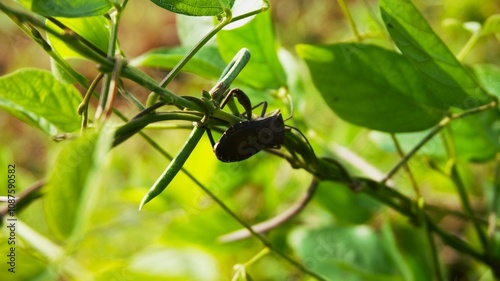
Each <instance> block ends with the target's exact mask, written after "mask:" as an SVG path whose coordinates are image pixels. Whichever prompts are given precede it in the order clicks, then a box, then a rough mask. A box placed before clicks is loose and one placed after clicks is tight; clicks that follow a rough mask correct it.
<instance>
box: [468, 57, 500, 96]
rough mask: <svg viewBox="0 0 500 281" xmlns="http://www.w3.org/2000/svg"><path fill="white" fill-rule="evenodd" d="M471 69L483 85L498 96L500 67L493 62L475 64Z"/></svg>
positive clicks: (499, 94) (499, 92) (499, 93)
mask: <svg viewBox="0 0 500 281" xmlns="http://www.w3.org/2000/svg"><path fill="white" fill-rule="evenodd" d="M473 70H474V73H475V74H476V76H477V78H478V80H479V82H481V84H482V85H483V87H484V88H485V89H486V90H487V91H488V92H489V93H491V94H493V95H495V96H496V97H498V98H500V67H498V66H496V65H493V64H477V65H475V66H474V68H473Z"/></svg>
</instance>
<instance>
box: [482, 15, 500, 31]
mask: <svg viewBox="0 0 500 281" xmlns="http://www.w3.org/2000/svg"><path fill="white" fill-rule="evenodd" d="M490 34H500V14H494V15H491V16H489V17H488V18H487V19H486V21H485V22H484V25H483V29H482V30H481V36H488V35H490Z"/></svg>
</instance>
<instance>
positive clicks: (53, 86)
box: [0, 69, 81, 135]
mask: <svg viewBox="0 0 500 281" xmlns="http://www.w3.org/2000/svg"><path fill="white" fill-rule="evenodd" d="M80 102H81V95H80V93H79V92H78V90H77V89H76V88H75V87H73V86H72V85H67V84H62V83H61V82H59V81H58V80H56V78H55V77H54V76H53V75H52V74H51V73H50V72H48V71H45V70H38V69H21V70H18V71H15V72H13V73H10V74H8V75H5V76H3V77H0V108H2V109H4V110H6V111H7V112H9V113H10V114H12V115H13V116H15V117H16V118H18V119H20V120H21V121H23V122H25V123H27V124H29V125H31V126H34V127H36V128H39V129H41V130H42V131H43V132H45V133H47V134H49V135H56V134H57V133H59V132H73V131H75V130H78V128H79V127H80V117H79V116H78V114H77V111H76V109H77V107H78V105H79V103H80Z"/></svg>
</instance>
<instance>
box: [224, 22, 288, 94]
mask: <svg viewBox="0 0 500 281" xmlns="http://www.w3.org/2000/svg"><path fill="white" fill-rule="evenodd" d="M217 45H218V47H219V52H220V54H221V56H222V58H223V59H224V60H225V61H226V62H230V61H231V59H232V58H233V57H234V55H235V54H236V53H238V51H239V50H240V49H241V48H247V49H248V50H250V54H251V58H250V62H249V63H248V64H247V66H246V67H245V68H244V69H243V71H242V72H241V73H240V75H239V76H238V80H239V81H240V82H242V83H245V84H247V85H249V86H252V87H254V88H256V89H278V88H280V87H281V86H284V85H286V76H285V72H284V70H283V67H282V66H281V63H280V61H279V59H278V54H277V47H276V41H275V38H274V31H273V27H272V23H271V16H270V14H269V13H261V14H258V15H257V16H256V17H255V18H254V19H253V20H252V21H250V22H249V23H248V24H246V25H244V26H242V27H239V28H236V29H231V30H222V31H220V32H219V33H217Z"/></svg>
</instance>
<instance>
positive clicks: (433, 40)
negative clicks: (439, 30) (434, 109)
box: [380, 0, 489, 109]
mask: <svg viewBox="0 0 500 281" xmlns="http://www.w3.org/2000/svg"><path fill="white" fill-rule="evenodd" d="M380 9H381V12H382V17H383V19H384V22H385V25H386V27H387V30H388V31H389V33H390V35H391V37H392V39H393V40H394V43H396V45H397V46H398V48H399V49H400V50H401V52H402V53H403V55H404V56H406V57H407V58H409V60H410V61H411V63H412V64H413V65H414V66H415V67H416V68H417V69H418V70H419V72H420V73H421V77H422V79H424V81H425V82H426V83H427V86H428V87H429V89H430V90H431V91H432V92H433V93H434V94H435V96H436V97H437V98H439V99H440V100H441V102H442V103H443V104H444V105H446V106H453V107H458V108H462V109H470V108H474V107H477V106H479V105H481V104H485V103H487V102H488V100H489V98H488V96H487V94H486V92H485V91H484V90H483V89H482V88H481V86H480V85H479V84H478V83H477V82H476V81H475V80H474V79H473V77H472V76H471V74H470V73H469V72H468V71H467V70H466V69H465V68H464V67H463V66H462V65H461V64H460V63H459V62H458V60H457V59H456V58H455V56H454V55H453V53H452V52H451V51H450V50H449V49H448V47H446V45H445V44H444V43H443V42H442V41H441V39H440V38H439V37H438V36H437V35H436V34H435V33H434V31H433V30H432V28H431V27H430V25H429V24H428V23H427V21H426V20H425V18H424V17H423V16H422V14H421V13H420V11H419V10H418V9H417V8H416V7H415V5H414V4H413V3H412V1H410V0H381V2H380Z"/></svg>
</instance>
